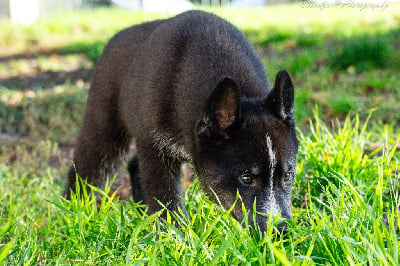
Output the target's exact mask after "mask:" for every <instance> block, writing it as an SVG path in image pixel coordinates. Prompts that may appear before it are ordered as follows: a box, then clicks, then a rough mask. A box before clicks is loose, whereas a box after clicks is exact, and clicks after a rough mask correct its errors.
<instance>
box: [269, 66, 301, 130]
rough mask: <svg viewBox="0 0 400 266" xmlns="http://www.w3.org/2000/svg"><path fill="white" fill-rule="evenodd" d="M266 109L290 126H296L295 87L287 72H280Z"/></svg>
mask: <svg viewBox="0 0 400 266" xmlns="http://www.w3.org/2000/svg"><path fill="white" fill-rule="evenodd" d="M264 104H265V107H266V108H267V109H268V110H270V111H271V112H272V113H273V114H274V115H275V116H277V117H279V118H281V119H282V120H283V121H285V122H286V123H287V124H288V125H294V115H293V108H294V87H293V82H292V79H291V78H290V76H289V73H288V72H286V70H280V71H279V72H278V74H277V75H276V78H275V85H274V88H273V89H272V91H271V92H270V93H269V95H268V97H267V98H266V99H265V101H264Z"/></svg>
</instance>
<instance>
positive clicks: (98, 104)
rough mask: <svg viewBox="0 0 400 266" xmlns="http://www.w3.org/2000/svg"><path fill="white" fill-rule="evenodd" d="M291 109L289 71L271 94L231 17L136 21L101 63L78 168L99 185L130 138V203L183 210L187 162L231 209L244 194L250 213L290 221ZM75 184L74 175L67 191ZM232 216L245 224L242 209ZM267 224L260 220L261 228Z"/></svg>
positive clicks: (77, 154)
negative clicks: (181, 181) (182, 183)
mask: <svg viewBox="0 0 400 266" xmlns="http://www.w3.org/2000/svg"><path fill="white" fill-rule="evenodd" d="M293 102H294V91H293V84H292V81H291V79H290V77H289V75H288V73H287V72H286V71H280V72H279V73H278V74H277V77H276V82H275V86H274V88H273V89H272V91H271V89H270V88H269V86H268V81H267V76H266V73H265V70H264V66H263V64H262V63H261V61H260V59H259V58H258V56H257V55H256V52H255V51H254V49H253V47H252V46H251V45H250V43H249V42H248V40H247V39H246V38H245V36H244V35H243V34H242V33H241V32H240V31H239V30H237V29H236V28H235V27H234V26H232V25H231V24H229V23H228V22H226V21H225V20H222V19H220V18H218V17H217V16H214V15H211V14H208V13H205V12H201V11H190V12H186V13H183V14H180V15H178V16H176V17H173V18H170V19H167V20H158V21H154V22H149V23H144V24H140V25H137V26H133V27H131V28H128V29H126V30H124V31H122V32H120V33H118V34H117V35H116V36H115V37H114V38H113V39H112V40H111V41H110V43H109V44H108V46H107V47H106V48H105V50H104V53H103V55H102V57H101V58H100V60H99V62H98V64H97V67H96V72H95V75H94V78H93V82H92V85H91V88H90V91H89V98H88V102H87V110H86V113H85V118H84V121H83V124H82V127H81V132H80V135H79V138H78V144H77V148H76V151H75V155H74V163H75V164H76V168H77V172H78V173H79V174H80V175H81V176H82V177H87V178H88V181H89V182H90V183H92V184H94V185H101V184H102V183H103V182H104V179H105V178H106V176H107V175H112V174H113V173H114V172H115V171H116V169H117V168H118V166H119V165H120V163H121V162H122V161H123V160H124V159H125V157H126V154H127V152H128V147H129V145H130V143H131V141H132V140H134V141H135V142H136V147H137V156H135V157H134V158H133V160H132V161H131V162H130V163H129V167H128V168H129V172H130V173H131V178H132V185H133V193H134V198H135V200H143V201H144V203H146V204H147V205H148V206H149V211H150V212H155V211H157V210H159V209H160V206H159V204H158V203H157V202H156V201H155V200H154V199H155V198H156V199H158V200H160V201H161V202H162V203H164V204H169V205H168V206H169V208H171V209H177V208H178V207H179V205H180V189H179V169H180V165H181V163H182V162H184V161H189V162H192V163H193V164H194V166H195V168H196V172H197V173H198V175H199V178H200V183H201V185H202V187H203V188H204V190H205V191H206V192H207V193H208V195H210V196H211V197H217V198H218V200H219V201H220V202H222V204H223V205H224V206H225V207H228V208H229V207H230V206H231V204H233V202H234V201H235V197H236V192H237V191H239V193H240V195H241V197H242V199H243V202H244V204H245V206H246V208H248V209H252V206H253V203H254V200H255V199H256V202H257V204H256V205H257V210H258V211H260V212H264V213H269V212H271V211H273V212H274V215H275V214H276V210H278V209H280V211H281V213H282V216H283V217H286V218H290V217H291V202H290V194H291V186H292V182H293V178H294V173H295V163H296V154H297V146H298V143H297V138H296V134H295V128H294V116H293ZM271 174H272V175H273V176H271ZM287 176H289V179H288V180H285V179H286V178H284V177H287ZM247 181H250V182H249V183H246V182H247ZM74 185H75V171H74V169H73V168H71V170H70V173H69V184H68V188H67V189H68V191H69V189H72V190H74ZM233 215H234V216H235V217H236V218H237V219H241V218H242V212H241V207H240V206H238V207H237V208H235V209H234V211H233ZM265 222H266V218H265V217H264V216H262V215H257V223H258V225H259V226H260V227H261V228H263V229H265V224H266V223H265Z"/></svg>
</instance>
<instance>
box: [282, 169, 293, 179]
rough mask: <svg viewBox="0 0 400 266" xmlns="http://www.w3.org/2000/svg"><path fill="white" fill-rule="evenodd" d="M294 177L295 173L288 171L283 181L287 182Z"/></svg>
mask: <svg viewBox="0 0 400 266" xmlns="http://www.w3.org/2000/svg"><path fill="white" fill-rule="evenodd" d="M292 176H293V172H290V171H288V172H286V173H285V174H284V175H283V180H284V181H286V182H287V181H289V180H291V179H292Z"/></svg>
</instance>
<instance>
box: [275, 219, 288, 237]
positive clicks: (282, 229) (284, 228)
mask: <svg viewBox="0 0 400 266" xmlns="http://www.w3.org/2000/svg"><path fill="white" fill-rule="evenodd" d="M277 229H278V234H279V235H283V236H284V235H287V233H289V229H288V225H287V223H286V222H282V223H279V224H278V225H277Z"/></svg>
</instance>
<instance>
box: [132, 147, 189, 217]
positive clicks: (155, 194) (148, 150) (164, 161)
mask: <svg viewBox="0 0 400 266" xmlns="http://www.w3.org/2000/svg"><path fill="white" fill-rule="evenodd" d="M136 144H137V153H138V159H139V176H140V184H141V191H142V196H143V201H144V203H145V204H147V205H148V207H149V213H154V212H156V211H158V210H160V209H161V208H162V206H161V205H160V204H159V203H158V202H157V200H158V201H160V202H161V203H162V204H164V205H165V206H167V207H168V209H169V210H173V211H177V210H178V207H182V205H181V200H180V187H179V183H180V182H179V169H180V167H179V166H180V165H179V164H178V163H177V162H174V160H173V159H171V158H169V157H168V155H167V154H163V152H162V151H159V150H157V149H156V148H155V147H154V145H153V142H152V141H151V140H137V143H136Z"/></svg>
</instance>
